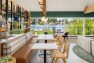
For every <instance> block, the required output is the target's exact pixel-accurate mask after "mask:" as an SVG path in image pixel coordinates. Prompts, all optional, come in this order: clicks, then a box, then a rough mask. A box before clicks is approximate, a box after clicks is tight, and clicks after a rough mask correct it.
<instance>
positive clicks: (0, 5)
mask: <svg viewBox="0 0 94 63" xmlns="http://www.w3.org/2000/svg"><path fill="white" fill-rule="evenodd" d="M0 15H2V0H0Z"/></svg>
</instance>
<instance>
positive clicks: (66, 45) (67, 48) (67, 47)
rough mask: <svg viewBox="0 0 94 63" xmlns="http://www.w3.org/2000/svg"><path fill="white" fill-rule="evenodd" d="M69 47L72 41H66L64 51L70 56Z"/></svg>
mask: <svg viewBox="0 0 94 63" xmlns="http://www.w3.org/2000/svg"><path fill="white" fill-rule="evenodd" d="M69 47H70V43H69V42H68V41H65V44H64V52H63V53H65V54H66V57H67V58H68V55H69Z"/></svg>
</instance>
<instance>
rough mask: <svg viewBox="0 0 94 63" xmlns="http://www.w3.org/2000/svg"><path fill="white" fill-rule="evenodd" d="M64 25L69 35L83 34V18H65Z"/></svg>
mask: <svg viewBox="0 0 94 63" xmlns="http://www.w3.org/2000/svg"><path fill="white" fill-rule="evenodd" d="M65 23H66V24H65V27H66V29H67V32H69V34H70V35H82V34H83V20H82V19H75V18H74V19H73V18H67V19H65Z"/></svg>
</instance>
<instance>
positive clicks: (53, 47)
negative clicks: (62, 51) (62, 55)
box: [31, 43, 58, 50]
mask: <svg viewBox="0 0 94 63" xmlns="http://www.w3.org/2000/svg"><path fill="white" fill-rule="evenodd" d="M31 49H34V50H56V49H58V46H57V44H56V43H35V44H33V45H32V47H31Z"/></svg>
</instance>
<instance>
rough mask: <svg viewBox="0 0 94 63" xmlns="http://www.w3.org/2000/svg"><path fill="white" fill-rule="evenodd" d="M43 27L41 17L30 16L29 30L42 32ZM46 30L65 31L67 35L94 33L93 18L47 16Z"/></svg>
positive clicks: (52, 31) (53, 31) (50, 31)
mask: <svg viewBox="0 0 94 63" xmlns="http://www.w3.org/2000/svg"><path fill="white" fill-rule="evenodd" d="M44 28H45V25H44V23H43V22H42V21H41V18H39V17H38V18H32V24H31V30H32V29H33V30H35V31H37V33H39V34H40V33H41V34H42V33H43V31H44ZM46 28H47V32H49V33H51V34H52V33H53V34H54V33H65V32H69V35H73V36H75V35H94V18H85V17H83V18H80V17H79V18H67V17H66V18H63V17H49V18H48V23H47V26H46Z"/></svg>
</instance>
